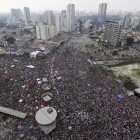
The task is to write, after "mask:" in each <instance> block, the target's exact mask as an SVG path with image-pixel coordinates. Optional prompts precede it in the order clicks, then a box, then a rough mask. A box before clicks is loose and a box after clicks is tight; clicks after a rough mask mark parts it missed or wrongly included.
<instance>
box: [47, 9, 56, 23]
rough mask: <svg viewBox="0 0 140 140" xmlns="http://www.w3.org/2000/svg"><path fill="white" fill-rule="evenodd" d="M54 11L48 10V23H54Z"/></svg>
mask: <svg viewBox="0 0 140 140" xmlns="http://www.w3.org/2000/svg"><path fill="white" fill-rule="evenodd" d="M54 24H55V23H54V13H53V11H49V12H48V25H54Z"/></svg>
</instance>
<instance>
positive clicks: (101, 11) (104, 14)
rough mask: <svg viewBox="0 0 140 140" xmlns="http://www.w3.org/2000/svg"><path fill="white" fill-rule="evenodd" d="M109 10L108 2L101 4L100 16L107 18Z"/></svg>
mask: <svg viewBox="0 0 140 140" xmlns="http://www.w3.org/2000/svg"><path fill="white" fill-rule="evenodd" d="M106 10H107V3H101V4H99V10H98V18H101V19H105V17H106Z"/></svg>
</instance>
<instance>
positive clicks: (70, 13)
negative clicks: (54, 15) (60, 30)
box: [67, 4, 75, 31]
mask: <svg viewBox="0 0 140 140" xmlns="http://www.w3.org/2000/svg"><path fill="white" fill-rule="evenodd" d="M74 22H75V5H74V4H69V5H68V6H67V28H68V31H74Z"/></svg>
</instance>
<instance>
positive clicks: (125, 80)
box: [118, 75, 131, 83]
mask: <svg viewBox="0 0 140 140" xmlns="http://www.w3.org/2000/svg"><path fill="white" fill-rule="evenodd" d="M118 78H119V79H120V80H121V81H123V82H124V83H125V82H130V81H131V79H130V77H128V76H122V75H119V77H118Z"/></svg>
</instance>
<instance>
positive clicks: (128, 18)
mask: <svg viewBox="0 0 140 140" xmlns="http://www.w3.org/2000/svg"><path fill="white" fill-rule="evenodd" d="M130 21H131V18H130V15H126V16H125V17H124V21H123V28H124V29H127V28H129V24H130Z"/></svg>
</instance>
